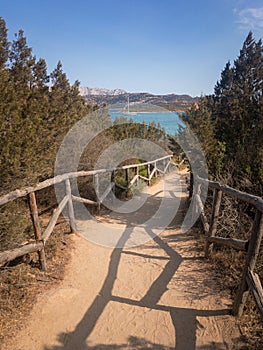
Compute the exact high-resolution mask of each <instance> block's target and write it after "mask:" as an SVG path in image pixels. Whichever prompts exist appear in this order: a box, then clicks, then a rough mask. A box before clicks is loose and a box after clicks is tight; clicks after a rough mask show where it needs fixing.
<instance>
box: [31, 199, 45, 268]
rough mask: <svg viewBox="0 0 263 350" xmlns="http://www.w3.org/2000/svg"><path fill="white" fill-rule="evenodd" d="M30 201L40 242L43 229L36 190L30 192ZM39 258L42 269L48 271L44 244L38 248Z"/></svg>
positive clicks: (36, 235) (35, 229) (32, 216)
mask: <svg viewBox="0 0 263 350" xmlns="http://www.w3.org/2000/svg"><path fill="white" fill-rule="evenodd" d="M28 203H29V209H30V214H31V220H32V223H33V227H34V233H35V239H36V242H37V243H38V242H40V241H41V239H42V230H41V226H40V221H39V216H38V209H37V202H36V195H35V192H31V193H29V194H28ZM38 258H39V263H40V267H41V269H42V270H44V271H46V270H47V264H46V256H45V249H44V244H43V248H42V249H40V250H38Z"/></svg>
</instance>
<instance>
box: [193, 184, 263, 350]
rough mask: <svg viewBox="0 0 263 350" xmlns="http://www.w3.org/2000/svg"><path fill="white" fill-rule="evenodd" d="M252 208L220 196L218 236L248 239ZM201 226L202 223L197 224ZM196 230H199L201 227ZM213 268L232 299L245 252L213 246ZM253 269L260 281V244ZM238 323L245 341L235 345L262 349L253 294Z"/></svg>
mask: <svg viewBox="0 0 263 350" xmlns="http://www.w3.org/2000/svg"><path fill="white" fill-rule="evenodd" d="M211 203H212V198H211V193H210V191H209V196H208V200H207V202H206V208H205V211H206V215H207V217H208V218H209V217H210V214H211ZM253 215H254V212H253V209H252V208H250V207H249V206H247V205H243V204H242V203H241V204H240V203H238V202H237V201H235V200H234V199H231V198H229V197H226V196H223V200H222V207H221V211H220V217H219V222H218V228H217V236H219V237H232V238H239V239H248V238H249V232H250V230H251V227H252V223H253ZM200 227H201V226H200ZM199 232H202V229H200V231H199ZM198 238H199V239H200V240H201V242H202V243H203V244H205V242H204V236H203V235H202V234H201V235H200V233H199V234H198ZM210 259H211V261H212V263H213V267H214V270H215V272H216V273H217V274H218V275H219V276H221V277H222V278H221V281H222V284H221V287H222V289H229V290H230V291H231V294H232V297H233V299H234V298H235V295H236V292H237V290H238V286H239V283H240V280H241V276H242V272H243V267H244V264H245V253H244V252H240V251H235V250H233V249H230V248H225V247H219V246H214V248H213V252H212V255H211V257H210ZM255 270H256V272H257V273H258V274H259V276H260V280H261V282H262V281H263V244H262V245H261V249H260V254H259V256H258V259H257V265H256V269H255ZM239 327H240V330H241V334H242V338H243V339H242V340H243V342H244V343H245V344H246V345H244V346H242V347H239V348H238V349H243V350H245V349H247V350H259V349H263V323H262V319H261V317H260V314H259V310H258V308H257V306H256V304H255V301H254V299H253V297H252V295H251V294H250V295H249V298H248V300H247V302H246V306H245V309H244V313H243V316H242V318H240V319H239Z"/></svg>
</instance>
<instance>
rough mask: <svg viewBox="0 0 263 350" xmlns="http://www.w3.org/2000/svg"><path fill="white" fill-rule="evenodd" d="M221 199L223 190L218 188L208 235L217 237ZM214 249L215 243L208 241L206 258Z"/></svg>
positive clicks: (215, 190)
mask: <svg viewBox="0 0 263 350" xmlns="http://www.w3.org/2000/svg"><path fill="white" fill-rule="evenodd" d="M221 200H222V191H221V190H218V189H214V195H213V205H212V214H211V219H210V225H209V232H208V237H215V235H216V229H217V223H218V218H219V211H220V205H221ZM212 249H213V243H210V242H208V241H207V242H206V247H205V257H206V258H208V257H209V255H210V254H211V252H212Z"/></svg>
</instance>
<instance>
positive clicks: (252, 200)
mask: <svg viewBox="0 0 263 350" xmlns="http://www.w3.org/2000/svg"><path fill="white" fill-rule="evenodd" d="M197 182H201V183H203V184H206V185H208V187H209V188H214V189H217V190H220V191H222V192H223V193H225V194H227V195H229V196H230V197H234V198H237V199H240V200H241V201H243V202H246V203H249V204H252V205H253V206H254V207H256V208H257V209H258V210H259V211H261V212H263V199H262V198H261V197H259V196H255V195H253V194H249V193H246V192H243V191H239V190H237V189H235V188H233V187H230V186H227V185H221V184H220V182H217V181H210V180H207V179H203V178H201V177H198V176H197Z"/></svg>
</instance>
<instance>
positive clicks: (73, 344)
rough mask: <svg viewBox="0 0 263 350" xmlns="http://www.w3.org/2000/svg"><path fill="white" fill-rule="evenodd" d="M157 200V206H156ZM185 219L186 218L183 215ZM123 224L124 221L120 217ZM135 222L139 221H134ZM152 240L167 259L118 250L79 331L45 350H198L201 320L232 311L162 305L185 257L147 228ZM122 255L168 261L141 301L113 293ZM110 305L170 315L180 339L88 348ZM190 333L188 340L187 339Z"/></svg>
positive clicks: (130, 227)
mask: <svg viewBox="0 0 263 350" xmlns="http://www.w3.org/2000/svg"><path fill="white" fill-rule="evenodd" d="M154 199H155V201H157V202H155V204H154V202H153V201H154ZM158 200H159V199H158V198H157V197H155V196H153V197H152V198H151V199H150V201H149V204H150V207H151V208H153V207H155V208H156V206H158ZM184 207H185V201H181V206H180V208H179V211H180V212H181V213H182V212H183V210H184ZM182 216H183V215H182ZM117 219H119V220H120V221H121V222H122V223H123V218H121V217H119V218H117ZM181 219H182V218H180V216H179V219H178V216H177V219H176V220H177V221H176V222H173V225H174V226H177V227H178V224H179V221H180V220H181ZM134 220H135V221H134ZM135 223H136V224H138V223H139V222H138V220H137V217H136V216H135V217H133V221H132V222H131V221H130V222H129V220H126V222H125V224H126V225H127V227H126V229H125V231H124V233H123V235H122V236H121V238H120V239H119V242H118V246H122V247H124V246H125V243H126V242H127V240H128V239H129V237H130V235H131V233H132V231H133V228H134V226H135ZM146 230H147V233H148V235H149V236H150V238H151V239H152V240H153V241H154V242H155V244H157V245H158V246H159V248H160V249H163V250H164V251H165V252H166V254H167V256H165V257H164V256H158V255H155V256H154V255H151V254H149V255H147V254H141V253H139V252H133V251H127V249H126V250H123V249H122V248H115V249H113V251H112V254H111V256H110V262H109V267H108V273H107V276H106V278H105V280H104V283H103V285H102V288H101V290H100V292H99V293H98V295H97V296H96V297H95V299H94V301H93V303H92V304H91V306H90V307H89V309H88V310H87V311H86V313H85V315H84V316H83V318H82V319H81V321H80V322H79V323H78V325H77V326H76V328H75V330H74V331H73V332H71V333H62V334H59V335H58V338H57V339H58V342H59V343H60V345H57V346H53V347H48V346H46V347H44V349H45V350H62V349H64V350H87V349H90V350H118V349H138V350H140V349H141V350H142V349H154V350H194V349H195V348H196V330H197V327H202V326H201V325H200V324H199V322H198V320H197V317H211V316H221V315H228V314H229V310H228V309H222V310H197V309H192V308H178V307H171V306H166V305H159V304H158V302H159V300H160V298H161V297H162V295H163V293H164V292H165V291H166V290H167V286H168V283H169V282H170V281H171V279H172V277H173V276H174V274H175V273H176V271H177V269H178V268H179V266H180V264H181V263H182V261H183V260H184V259H183V258H182V256H181V255H180V254H179V253H177V252H176V251H175V250H174V249H173V248H171V247H170V246H169V241H168V240H167V239H166V240H165V239H162V238H160V237H159V236H156V235H155V234H154V233H153V232H152V231H151V230H150V229H146ZM172 239H173V240H175V239H177V240H187V239H188V238H187V235H186V234H183V235H182V234H178V235H177V236H176V237H173V238H172ZM122 254H131V255H138V256H143V257H147V258H150V259H160V260H165V261H167V263H166V265H165V267H164V269H163V271H162V272H161V274H160V275H159V276H158V277H157V279H156V280H155V281H154V282H153V283H152V285H151V286H150V288H149V289H148V291H147V292H146V294H145V295H144V296H143V298H142V299H141V300H132V299H129V298H124V297H121V296H116V295H113V294H112V291H113V286H114V282H115V280H116V277H117V272H118V266H119V264H120V261H121V256H122ZM109 302H116V303H123V304H128V305H134V306H137V307H143V308H149V309H151V310H160V311H164V312H168V313H169V314H170V317H171V320H172V323H173V326H174V328H175V333H176V339H175V347H167V346H164V345H160V344H155V343H151V342H149V341H146V340H145V339H142V338H137V337H129V338H128V339H127V343H126V344H110V345H106V344H97V345H88V344H89V336H90V334H91V333H92V331H93V329H94V328H95V326H96V323H97V321H98V319H99V318H100V316H101V315H102V313H103V311H104V309H105V308H106V306H107V305H108V303H109ZM186 334H187V337H186V336H185V335H186ZM199 349H200V350H202V349H206V350H209V349H211V350H212V349H213V350H221V349H227V346H223V347H222V344H217V343H211V344H207V345H206V346H204V347H199Z"/></svg>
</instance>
